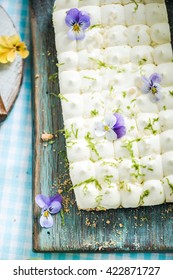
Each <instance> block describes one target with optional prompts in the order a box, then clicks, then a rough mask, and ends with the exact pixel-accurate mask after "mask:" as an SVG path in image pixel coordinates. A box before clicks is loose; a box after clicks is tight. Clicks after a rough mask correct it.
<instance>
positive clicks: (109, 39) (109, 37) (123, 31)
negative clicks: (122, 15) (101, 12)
mask: <svg viewBox="0 0 173 280" xmlns="http://www.w3.org/2000/svg"><path fill="white" fill-rule="evenodd" d="M127 34H128V32H127V27H125V26H124V25H115V26H113V27H111V28H107V29H105V34H104V42H103V47H104V48H108V47H114V46H121V45H126V44H127Z"/></svg>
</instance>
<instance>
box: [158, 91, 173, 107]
mask: <svg viewBox="0 0 173 280" xmlns="http://www.w3.org/2000/svg"><path fill="white" fill-rule="evenodd" d="M157 106H158V108H159V110H160V111H162V110H171V109H172V108H173V87H163V88H162V98H161V100H160V101H159V102H158V103H157Z"/></svg>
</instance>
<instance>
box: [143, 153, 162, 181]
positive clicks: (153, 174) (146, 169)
mask: <svg viewBox="0 0 173 280" xmlns="http://www.w3.org/2000/svg"><path fill="white" fill-rule="evenodd" d="M141 170H142V171H141V172H142V174H143V179H144V180H145V181H147V180H152V179H154V180H161V179H162V178H163V168H162V157H161V155H152V156H151V155H149V156H145V157H143V158H141Z"/></svg>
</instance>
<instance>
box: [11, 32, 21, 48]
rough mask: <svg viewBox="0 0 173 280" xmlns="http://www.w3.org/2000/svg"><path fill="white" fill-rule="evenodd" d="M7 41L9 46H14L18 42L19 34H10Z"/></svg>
mask: <svg viewBox="0 0 173 280" xmlns="http://www.w3.org/2000/svg"><path fill="white" fill-rule="evenodd" d="M9 42H10V45H11V47H13V46H16V45H17V44H18V43H19V42H20V37H19V35H17V34H16V35H12V36H10V37H9Z"/></svg>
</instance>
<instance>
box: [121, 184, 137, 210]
mask: <svg viewBox="0 0 173 280" xmlns="http://www.w3.org/2000/svg"><path fill="white" fill-rule="evenodd" d="M120 189H121V191H120V192H121V204H122V206H123V207H124V208H129V207H130V208H134V207H138V206H139V201H140V196H141V194H142V186H141V185H140V184H137V183H136V184H132V183H124V184H123V182H121V187H120Z"/></svg>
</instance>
